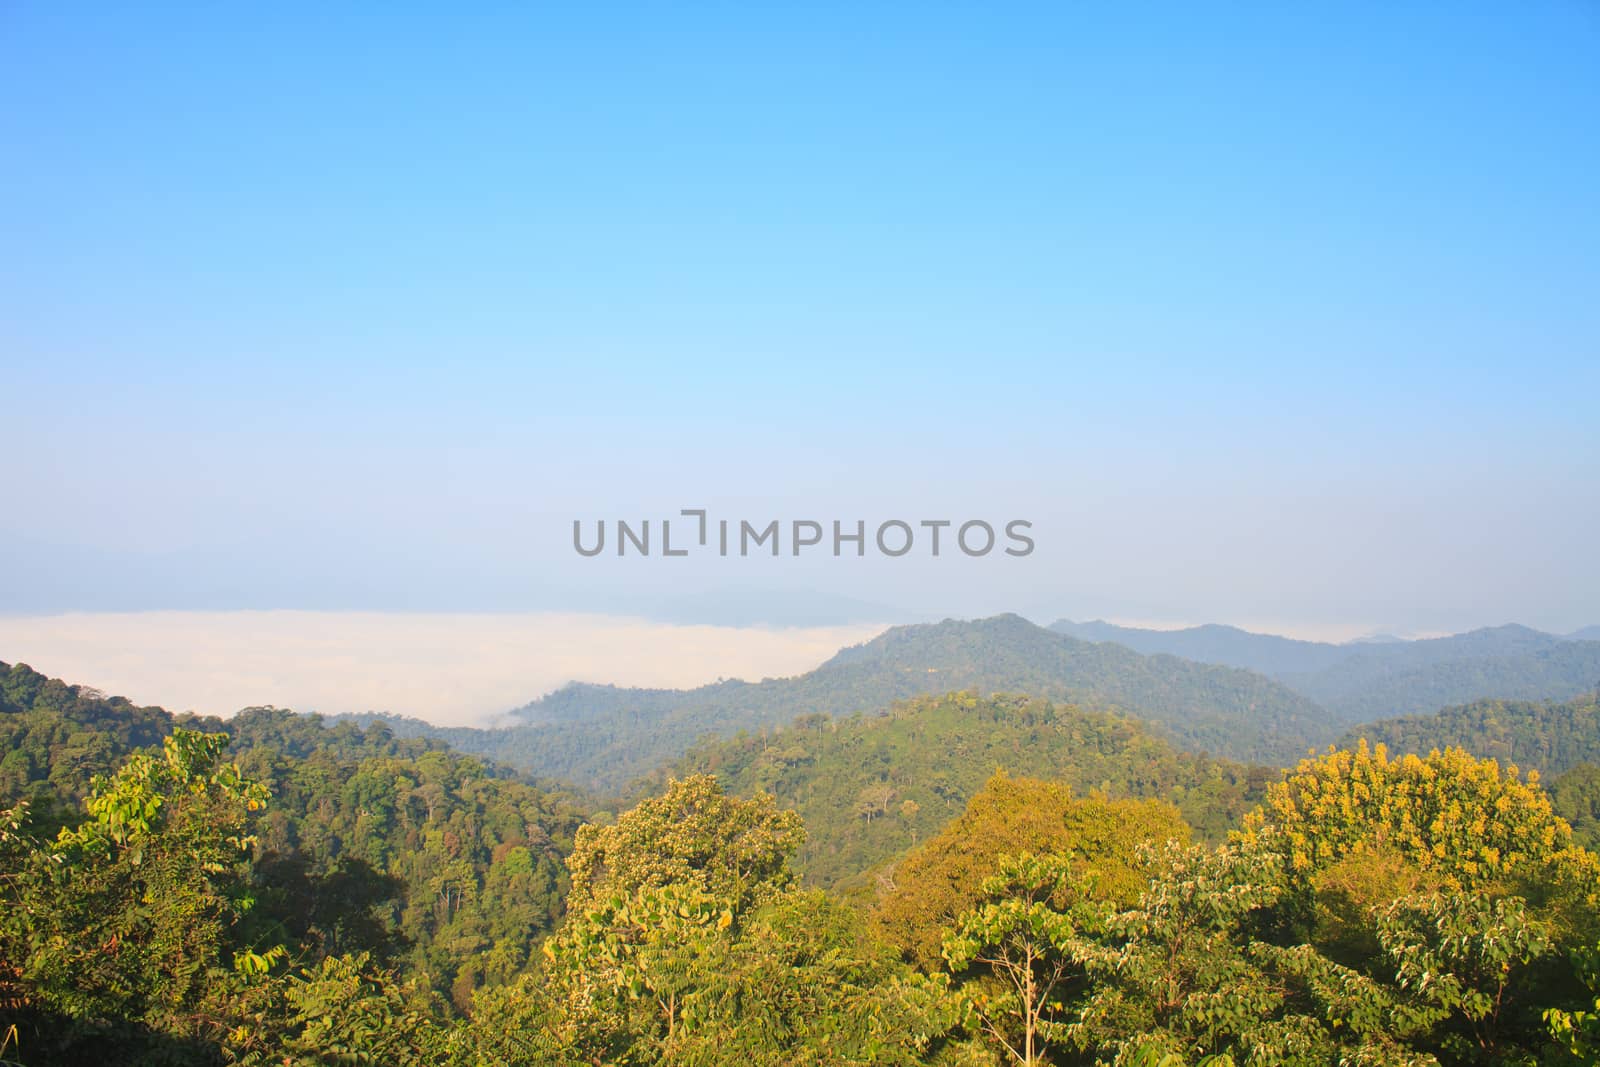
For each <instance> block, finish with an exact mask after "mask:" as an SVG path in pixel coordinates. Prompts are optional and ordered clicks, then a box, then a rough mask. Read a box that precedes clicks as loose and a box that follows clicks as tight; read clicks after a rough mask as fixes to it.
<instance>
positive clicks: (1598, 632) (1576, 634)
mask: <svg viewBox="0 0 1600 1067" xmlns="http://www.w3.org/2000/svg"><path fill="white" fill-rule="evenodd" d="M1567 640H1568V641H1600V626H1585V627H1584V628H1583V629H1581V630H1574V631H1572V632H1571V633H1570V634H1568V635H1567Z"/></svg>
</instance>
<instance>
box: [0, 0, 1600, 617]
mask: <svg viewBox="0 0 1600 1067" xmlns="http://www.w3.org/2000/svg"><path fill="white" fill-rule="evenodd" d="M361 7H362V5H326V4H322V5H310V4H306V5H298V4H289V3H275V4H270V5H258V6H257V7H256V8H255V9H254V10H246V9H244V8H241V7H239V6H237V5H215V4H213V5H192V6H188V7H183V6H177V5H130V4H100V5H94V4H50V3H42V2H41V3H20V2H11V3H6V4H4V5H0V99H3V100H4V106H0V382H3V386H0V455H3V456H4V459H5V463H4V473H5V500H6V504H5V506H4V507H0V559H3V560H5V561H6V564H7V565H6V568H5V569H6V580H5V582H4V583H3V584H4V589H3V590H0V612H10V613H13V614H15V613H32V612H59V611H67V610H82V611H113V610H114V611H128V610H154V609H174V608H179V609H182V608H188V609H207V610H228V609H239V608H257V609H259V608H293V609H323V610H325V609H339V610H352V611H353V610H363V611H401V610H405V611H465V612H477V611H545V610H560V611H576V610H582V611H599V612H615V613H622V612H643V613H646V614H651V615H655V616H657V617H662V618H692V619H704V620H705V621H748V619H746V617H747V616H748V617H749V619H761V620H764V621H779V622H782V621H805V622H819V623H826V622H833V621H840V619H839V618H834V617H833V616H839V617H840V618H843V617H844V616H849V617H852V618H855V617H859V618H870V619H874V620H875V621H895V620H896V619H899V618H909V617H926V616H928V615H935V616H938V615H945V614H951V615H970V614H980V613H989V612H993V611H1001V610H1017V611H1022V612H1024V613H1027V614H1029V615H1031V616H1034V617H1038V618H1042V619H1045V620H1048V619H1049V618H1054V617H1057V616H1062V615H1065V616H1070V617H1074V618H1087V617H1093V616H1108V617H1124V618H1140V619H1152V620H1161V619H1166V620H1175V621H1185V620H1187V621H1204V620H1221V621H1234V622H1242V623H1256V624H1260V625H1270V624H1274V623H1279V622H1281V623H1283V624H1284V625H1285V626H1288V625H1289V624H1297V625H1303V624H1310V623H1327V624H1354V625H1367V624H1370V625H1372V626H1374V627H1384V628H1389V629H1399V630H1438V629H1463V628H1467V627H1471V626H1476V625H1484V624H1492V623H1499V622H1504V621H1508V620H1513V619H1515V620H1518V621H1523V622H1526V623H1528V624H1530V625H1536V626H1541V627H1544V628H1547V629H1553V630H1568V629H1573V628H1576V627H1578V626H1580V625H1584V624H1589V623H1594V622H1600V552H1596V550H1595V545H1596V543H1597V541H1600V537H1597V533H1596V531H1597V529H1600V419H1597V416H1596V412H1597V410H1600V408H1597V403H1600V388H1597V387H1600V7H1597V6H1596V5H1595V4H1594V3H1592V2H1584V0H1566V2H1561V0H1549V2H1540V0H1535V2H1529V3H1495V4H1476V3H1461V2H1456V3H1442V2H1440V3H1402V4H1394V3H1372V4H1326V5H1309V4H1285V3H1273V4H1266V3H1263V4H1259V5H1252V4H1219V5H1197V4H1171V5H1160V4H1081V5H1067V4H1041V5H1037V6H1022V5H1000V4H984V5H946V4H915V5H903V6H899V5H892V4H880V5H864V4H842V5H821V4H807V5H794V6H792V7H791V8H789V9H788V10H776V9H775V8H774V5H759V4H758V5H714V6H701V5H683V4H651V5H641V6H636V7H634V6H629V7H623V6H603V5H600V4H585V5H532V4H529V5H510V4H507V5H484V6H482V8H481V9H480V10H478V11H476V12H470V13H469V12H463V11H462V10H460V8H461V7H462V5H448V6H447V5H427V6H423V5H405V4H388V5H368V6H365V8H364V10H362V11H360V12H358V11H357V9H358V8H361ZM694 506H705V507H709V508H712V509H714V511H716V512H717V513H719V514H722V515H726V516H729V517H734V518H740V517H745V518H750V519H752V520H761V521H763V522H764V521H765V520H766V519H768V518H779V519H784V520H788V519H793V518H817V519H823V520H831V519H834V518H839V519H845V520H853V519H855V518H857V517H860V518H865V519H868V520H871V521H878V520H882V519H886V518H893V517H901V518H905V519H907V520H910V521H913V522H915V521H916V520H920V519H935V518H950V519H955V520H957V521H960V520H962V519H966V518H972V517H980V518H986V519H989V520H991V521H995V522H997V523H1001V522H1004V521H1006V520H1008V519H1012V518H1026V519H1029V520H1031V521H1032V522H1033V523H1034V532H1035V536H1036V540H1037V544H1038V548H1037V550H1036V551H1035V552H1034V554H1033V555H1032V556H1029V557H1027V558H1025V559H1010V558H1005V557H1000V558H984V559H981V560H967V559H964V558H959V557H946V558H942V559H939V560H932V559H928V558H925V557H923V556H921V555H920V554H917V555H913V556H908V557H905V558H903V559H899V560H885V559H882V558H878V559H868V560H865V561H852V560H842V561H835V560H833V559H831V558H826V559H805V560H801V561H799V562H798V563H797V562H795V561H793V560H792V559H791V558H789V557H787V556H785V557H784V558H783V559H780V560H778V561H773V560H771V559H768V558H764V559H749V560H738V559H732V560H723V559H716V558H710V559H706V558H692V559H688V560H681V561H680V560H664V559H659V558H651V559H645V560H637V559H629V560H617V559H615V558H611V557H606V558H600V559H595V560H586V559H582V558H579V557H578V556H577V555H576V554H575V553H574V552H573V551H572V549H571V545H570V537H571V522H572V520H573V519H574V518H580V517H581V518H583V519H585V520H586V521H588V520H593V519H595V518H598V517H607V518H610V519H615V518H618V517H622V518H630V519H634V518H646V517H650V518H659V517H662V516H664V515H673V514H675V513H676V512H677V509H679V508H682V507H694Z"/></svg>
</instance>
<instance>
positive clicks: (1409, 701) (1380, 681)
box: [1280, 626, 1600, 722]
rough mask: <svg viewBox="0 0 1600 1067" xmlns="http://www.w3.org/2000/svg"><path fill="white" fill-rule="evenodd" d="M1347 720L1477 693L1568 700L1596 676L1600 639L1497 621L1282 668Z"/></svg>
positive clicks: (1416, 710) (1295, 685)
mask: <svg viewBox="0 0 1600 1067" xmlns="http://www.w3.org/2000/svg"><path fill="white" fill-rule="evenodd" d="M1280 680H1281V681H1282V682H1283V683H1284V684H1285V685H1287V686H1289V687H1290V688H1292V689H1295V690H1296V691H1298V692H1300V693H1303V694H1305V695H1306V696H1307V697H1309V698H1311V699H1312V700H1314V701H1316V702H1317V703H1319V704H1321V705H1322V706H1323V707H1325V708H1327V709H1328V710H1329V711H1330V712H1331V713H1333V714H1334V715H1336V716H1338V717H1339V718H1340V719H1341V720H1342V721H1345V722H1368V721H1371V720H1373V719H1380V718H1388V717H1391V716H1395V715H1416V714H1421V713H1424V712H1430V711H1433V710H1435V709H1437V708H1442V707H1445V706H1448V705H1452V704H1466V703H1470V702H1472V701H1474V700H1569V699H1571V698H1573V697H1575V696H1577V695H1578V694H1580V693H1587V692H1589V691H1591V690H1593V689H1594V688H1595V686H1596V684H1597V683H1600V641H1568V640H1564V639H1562V638H1559V637H1552V636H1551V635H1549V634H1544V633H1540V632H1539V631H1537V630H1530V629H1528V628H1527V627H1524V626H1499V627H1495V628H1493V629H1485V630H1474V631H1472V632H1471V633H1465V634H1456V635H1455V636H1454V637H1440V638H1435V639H1432V640H1427V641H1408V642H1406V643H1405V644H1400V645H1375V646H1368V647H1364V648H1363V649H1362V650H1361V651H1360V652H1358V653H1356V654H1355V655H1352V656H1349V657H1347V658H1346V659H1344V660H1341V661H1340V662H1339V663H1337V664H1335V665H1334V666H1332V667H1329V668H1327V669H1326V670H1323V671H1319V672H1317V673H1314V674H1298V675H1283V676H1282V678H1281V679H1280Z"/></svg>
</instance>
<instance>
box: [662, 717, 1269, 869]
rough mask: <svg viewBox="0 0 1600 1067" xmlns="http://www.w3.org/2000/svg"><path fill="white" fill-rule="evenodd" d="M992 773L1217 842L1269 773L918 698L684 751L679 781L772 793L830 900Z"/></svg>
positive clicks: (1163, 745)
mask: <svg viewBox="0 0 1600 1067" xmlns="http://www.w3.org/2000/svg"><path fill="white" fill-rule="evenodd" d="M996 769H1004V770H1007V771H1009V772H1011V773H1014V774H1021V775H1028V776H1031V777H1036V778H1048V779H1050V780H1052V781H1057V782H1061V783H1063V784H1065V785H1067V786H1069V787H1070V788H1071V789H1073V790H1074V791H1075V792H1077V793H1079V794H1082V795H1089V794H1091V793H1092V794H1095V795H1099V796H1103V797H1106V798H1109V799H1120V798H1128V797H1133V798H1139V797H1155V798H1162V799H1165V800H1167V801H1169V802H1171V803H1173V804H1175V805H1177V807H1178V809H1179V810H1180V811H1181V812H1182V813H1183V816H1184V818H1185V819H1186V820H1187V823H1188V825H1190V826H1193V827H1194V828H1195V829H1196V830H1197V831H1198V832H1199V833H1200V834H1201V835H1202V836H1204V837H1206V838H1207V839H1209V840H1220V839H1221V838H1223V837H1224V836H1225V835H1226V834H1227V831H1228V829H1229V828H1230V827H1232V826H1234V825H1236V824H1237V822H1238V820H1239V817H1240V816H1242V815H1243V814H1244V812H1245V811H1246V810H1248V809H1249V807H1250V806H1251V805H1252V804H1253V803H1255V802H1257V801H1259V800H1260V799H1261V797H1262V795H1263V794H1264V792H1265V788H1266V785H1267V783H1268V782H1270V781H1275V780H1276V779H1277V778H1278V772H1276V771H1274V770H1270V769H1268V768H1264V767H1251V766H1247V765H1243V764H1237V763H1232V762H1229V761H1224V760H1215V759H1211V758H1209V757H1206V756H1197V755H1194V754H1192V753H1188V752H1183V751H1179V750H1178V749H1176V748H1174V747H1173V746H1172V745H1171V744H1169V743H1168V742H1167V741H1166V740H1165V739H1164V738H1162V737H1159V736H1157V735H1155V734H1153V733H1151V731H1150V730H1148V729H1147V728H1145V727H1144V726H1143V725H1142V724H1140V723H1139V722H1137V721H1136V720H1133V719H1129V718H1125V717H1123V716H1120V715H1115V714H1109V713H1095V712H1089V711H1084V710H1082V709H1080V708H1077V707H1073V706H1071V705H1060V704H1053V703H1051V702H1049V701H1045V700H1039V699H1035V698H1030V697H1021V696H1008V695H999V696H995V697H987V698H986V697H980V696H978V695H977V694H976V693H974V692H972V691H966V692H959V693H950V694H947V695H945V696H941V697H920V698H917V699H915V700H909V701H902V702H899V703H896V704H894V705H892V706H891V707H889V708H888V709H886V710H884V711H883V712H881V713H878V714H875V715H853V716H850V717H849V718H846V719H834V718H831V717H829V716H826V715H806V716H802V717H801V718H799V719H797V720H796V721H795V722H793V723H792V724H790V726H789V727H788V728H787V729H785V730H781V731H777V730H772V731H761V732H759V733H755V734H750V733H745V734H741V735H740V736H738V737H735V738H733V739H731V740H728V741H719V742H708V743H707V744H705V745H702V746H699V747H697V748H695V749H694V750H692V751H691V752H690V753H689V755H688V756H687V757H686V758H685V759H684V760H682V761H681V762H680V763H679V764H678V765H677V766H676V768H675V771H674V773H676V774H680V775H683V774H692V773H709V774H715V775H716V776H717V778H718V779H719V780H721V781H722V783H723V784H724V785H725V786H726V787H727V788H728V789H730V790H731V791H733V792H735V793H739V794H749V793H755V792H764V793H770V794H772V795H773V796H774V797H776V798H777V800H778V803H779V804H780V805H782V806H783V807H785V808H792V809H794V810H795V811H797V812H798V813H799V814H800V815H801V817H802V818H803V819H804V820H805V824H806V832H807V836H806V842H805V844H804V845H802V846H801V847H800V849H799V851H798V853H797V856H796V868H797V870H799V871H800V872H801V873H802V874H803V875H804V876H805V878H806V880H807V881H808V882H810V883H813V884H816V885H819V886H826V887H833V888H837V887H839V886H840V885H841V884H849V883H850V882H851V880H852V879H854V878H857V877H859V876H861V875H863V874H864V873H866V872H868V871H871V870H873V869H874V868H879V867H881V866H882V865H883V864H884V863H886V862H887V861H890V860H892V859H894V858H895V857H896V856H898V855H900V854H901V853H904V852H906V851H907V850H909V849H911V848H912V847H913V846H915V845H916V844H917V843H918V842H919V841H923V840H926V839H927V838H929V837H931V836H932V835H933V834H935V833H936V832H938V830H939V829H940V827H942V826H944V824H945V823H947V822H949V820H950V819H951V817H952V815H953V814H954V813H957V812H960V811H961V809H962V807H963V805H965V804H966V803H967V801H968V800H969V798H971V797H973V796H974V795H975V794H976V793H977V792H978V790H979V789H980V788H981V787H982V786H983V784H984V781H985V780H986V779H987V778H988V777H989V776H990V775H991V774H993V773H994V771H995V770H996Z"/></svg>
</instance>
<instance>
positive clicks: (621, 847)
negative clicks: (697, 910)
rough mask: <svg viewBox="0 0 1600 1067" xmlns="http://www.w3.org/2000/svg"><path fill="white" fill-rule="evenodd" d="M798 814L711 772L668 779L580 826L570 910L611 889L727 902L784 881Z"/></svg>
mask: <svg viewBox="0 0 1600 1067" xmlns="http://www.w3.org/2000/svg"><path fill="white" fill-rule="evenodd" d="M804 836H805V832H804V830H803V829H802V828H801V824H800V819H799V817H798V816H797V815H795V813H794V812H792V811H779V810H778V807H777V805H776V804H775V803H774V802H773V799H772V798H771V797H770V796H764V795H763V796H757V797H755V798H753V799H751V800H738V799H735V798H733V797H730V796H728V795H727V794H726V793H724V792H723V790H722V785H721V783H719V782H718V781H717V780H716V779H715V778H714V777H712V776H710V775H704V774H701V775H693V776H691V777H689V778H685V779H682V780H677V779H674V780H673V781H672V782H670V783H668V785H667V789H666V792H665V793H663V794H662V795H661V796H659V797H652V798H650V799H648V800H645V801H642V802H641V803H640V804H639V805H638V806H637V807H635V808H634V809H633V810H631V811H629V812H627V813H626V814H624V815H622V816H621V817H620V818H618V819H617V821H616V822H615V823H613V824H612V825H610V826H593V825H590V826H584V827H582V828H581V829H580V830H579V831H578V838H577V844H576V845H575V846H574V848H573V850H572V855H571V857H569V858H568V860H567V865H568V866H569V867H570V868H571V869H572V896H571V901H570V904H569V907H570V908H571V909H573V910H575V911H582V910H584V909H586V908H588V907H590V906H592V905H593V904H594V903H596V902H597V901H600V900H603V899H605V898H607V897H609V896H612V895H615V894H619V893H620V894H629V893H632V892H634V891H635V890H638V889H643V888H649V887H659V886H666V885H674V884H676V885H686V886H690V887H693V888H694V889H696V890H698V891H700V892H702V893H705V894H706V895H708V896H709V897H711V898H714V899H719V900H724V901H727V902H728V905H729V906H730V907H743V906H744V905H745V904H746V903H748V902H749V900H750V899H751V898H752V896H753V895H755V894H759V893H761V892H762V891H764V890H770V889H774V888H781V887H783V886H785V885H787V883H788V881H789V878H790V875H789V869H788V861H789V857H790V856H792V855H793V854H794V850H795V849H796V848H797V847H798V846H799V844H800V842H801V841H802V840H803V839H804Z"/></svg>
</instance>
